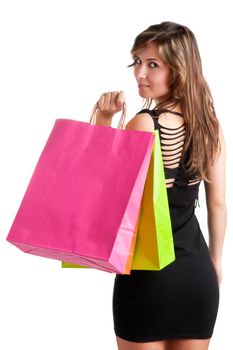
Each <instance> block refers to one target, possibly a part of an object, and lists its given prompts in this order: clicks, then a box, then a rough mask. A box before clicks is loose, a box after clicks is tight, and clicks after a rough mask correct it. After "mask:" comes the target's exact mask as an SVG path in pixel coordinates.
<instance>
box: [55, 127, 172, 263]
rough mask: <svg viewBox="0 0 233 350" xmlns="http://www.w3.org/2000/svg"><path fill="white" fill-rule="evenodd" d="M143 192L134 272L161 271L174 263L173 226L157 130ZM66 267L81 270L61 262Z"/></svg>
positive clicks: (134, 255)
mask: <svg viewBox="0 0 233 350" xmlns="http://www.w3.org/2000/svg"><path fill="white" fill-rule="evenodd" d="M154 135H155V139H154V145H153V152H152V155H151V160H150V165H149V169H148V173H147V177H146V183H145V187H144V191H143V196H142V201H141V208H140V215H139V223H138V229H137V233H136V245H135V248H134V249H135V250H134V253H133V261H132V266H131V270H161V269H162V268H164V267H165V266H167V265H168V264H170V263H171V262H173V261H174V260H175V252H174V242H173V235H172V225H171V219H170V210H169V204H168V197H167V189H166V182H165V175H164V167H163V160H162V153H161V145H160V137H159V132H158V130H155V131H154ZM62 267H63V268H69V267H70V268H75V267H77V268H82V267H83V266H81V265H75V264H70V263H67V262H64V261H63V262H62Z"/></svg>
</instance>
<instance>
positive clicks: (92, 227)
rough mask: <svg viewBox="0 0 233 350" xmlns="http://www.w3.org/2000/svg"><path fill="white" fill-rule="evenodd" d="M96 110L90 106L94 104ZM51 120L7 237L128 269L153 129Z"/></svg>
mask: <svg viewBox="0 0 233 350" xmlns="http://www.w3.org/2000/svg"><path fill="white" fill-rule="evenodd" d="M94 110H96V109H94ZM94 116H95V112H94V111H93V114H92V116H91V119H90V122H89V123H86V122H81V121H76V120H71V119H57V120H56V121H55V124H54V127H53V129H52V131H51V134H50V135H49V138H48V141H47V143H46V145H45V147H44V149H43V151H42V154H41V156H40V158H39V160H38V163H37V165H36V167H35V170H34V172H33V175H32V178H31V180H30V183H29V185H28V188H27V190H26V192H25V195H24V197H23V200H22V202H21V205H20V207H19V210H18V212H17V214H16V217H15V219H14V222H13V224H12V226H11V229H10V231H9V234H8V236H7V240H8V241H9V242H11V243H12V244H14V245H15V246H17V247H18V248H19V249H21V250H22V251H24V252H26V253H30V254H34V255H39V256H43V257H47V258H53V259H57V260H61V261H62V260H63V261H68V262H71V263H75V264H80V265H85V266H90V267H94V268H97V269H100V270H104V271H108V272H117V273H130V264H131V263H132V258H133V255H131V257H130V256H129V251H130V250H131V251H132V254H133V248H134V247H133V243H134V242H135V235H136V229H137V227H136V226H137V222H138V218H139V207H140V203H141V198H142V194H143V189H144V185H145V180H146V174H147V171H148V166H149V162H150V158H151V153H152V147H153V141H154V135H153V133H149V132H141V131H133V130H123V129H122V126H123V124H124V118H125V111H124V113H122V116H123V117H122V118H121V120H120V123H119V125H118V127H119V126H120V129H118V128H117V129H116V128H112V127H107V126H101V125H93V124H92V121H93V120H94Z"/></svg>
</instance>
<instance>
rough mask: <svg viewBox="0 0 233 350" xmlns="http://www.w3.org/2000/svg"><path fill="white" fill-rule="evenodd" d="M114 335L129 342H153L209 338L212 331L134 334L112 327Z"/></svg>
mask: <svg viewBox="0 0 233 350" xmlns="http://www.w3.org/2000/svg"><path fill="white" fill-rule="evenodd" d="M114 331H115V335H116V336H117V337H120V338H122V339H124V340H127V341H131V342H137V343H144V342H154V341H160V340H169V339H210V338H211V337H212V334H213V333H209V334H207V333H183V334H178V333H176V334H166V335H162V334H160V335H157V336H153V335H152V336H141V337H138V336H134V335H126V334H123V333H121V332H119V331H117V330H116V329H115V328H114Z"/></svg>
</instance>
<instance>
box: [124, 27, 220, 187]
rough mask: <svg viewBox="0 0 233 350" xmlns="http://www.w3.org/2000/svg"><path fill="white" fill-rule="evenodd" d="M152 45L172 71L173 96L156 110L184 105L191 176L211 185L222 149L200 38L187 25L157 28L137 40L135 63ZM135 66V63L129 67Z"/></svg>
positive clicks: (158, 104)
mask: <svg viewBox="0 0 233 350" xmlns="http://www.w3.org/2000/svg"><path fill="white" fill-rule="evenodd" d="M148 43H155V44H156V45H157V47H158V50H159V54H160V57H161V59H162V60H163V61H164V62H165V63H166V64H168V66H169V67H170V78H169V86H170V91H171V94H170V96H169V97H168V99H167V101H165V102H163V103H156V106H155V108H156V109H159V108H163V107H165V106H166V105H167V104H169V105H170V104H171V105H172V106H176V105H177V104H178V103H179V104H180V106H181V109H182V113H183V117H184V122H185V124H186V137H185V141H184V148H183V153H184V152H185V151H188V152H189V155H190V156H189V160H188V162H187V164H186V171H187V174H190V175H191V174H198V177H200V178H201V179H204V180H206V181H208V182H209V179H208V178H207V171H208V169H209V168H210V167H211V165H212V164H213V162H214V160H215V156H216V153H217V151H218V148H219V147H220V142H219V137H218V133H219V122H218V119H217V117H216V114H215V109H214V103H213V98H212V95H211V92H210V89H209V86H208V84H207V82H206V80H205V78H204V76H203V74H202V63H201V57H200V53H199V49H198V45H197V41H196V38H195V36H194V34H193V33H192V31H191V30H190V29H189V28H187V27H186V26H184V25H180V24H177V23H173V22H162V23H160V24H155V25H152V26H150V27H148V28H147V29H146V30H144V31H143V32H141V33H140V34H139V35H138V36H137V37H136V38H135V41H134V44H133V47H132V49H131V55H132V57H133V59H134V57H135V55H136V53H137V51H138V50H140V49H142V48H144V47H146V45H147V44H148ZM134 65H135V62H133V63H132V64H130V65H128V67H131V66H134ZM153 101H155V100H154V99H146V101H145V104H144V106H145V107H146V108H150V107H151V105H152V103H153ZM155 102H156V101H155Z"/></svg>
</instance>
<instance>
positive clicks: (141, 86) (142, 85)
mask: <svg viewBox="0 0 233 350" xmlns="http://www.w3.org/2000/svg"><path fill="white" fill-rule="evenodd" d="M148 87H150V85H146V84H138V88H139V89H146V88H148Z"/></svg>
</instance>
